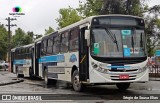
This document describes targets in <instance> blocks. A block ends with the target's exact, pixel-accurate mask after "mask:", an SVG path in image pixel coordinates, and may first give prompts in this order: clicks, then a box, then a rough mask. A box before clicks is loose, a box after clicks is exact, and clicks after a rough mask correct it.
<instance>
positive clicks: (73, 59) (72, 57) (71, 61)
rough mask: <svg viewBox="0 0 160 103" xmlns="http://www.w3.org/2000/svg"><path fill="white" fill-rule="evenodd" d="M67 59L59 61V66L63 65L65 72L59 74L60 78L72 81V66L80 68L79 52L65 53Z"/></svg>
mask: <svg viewBox="0 0 160 103" xmlns="http://www.w3.org/2000/svg"><path fill="white" fill-rule="evenodd" d="M64 57H65V61H64V62H59V63H57V66H58V67H61V66H62V67H63V69H64V73H59V74H58V79H59V80H64V81H68V82H71V73H72V67H73V66H76V67H77V69H78V68H79V59H78V57H79V52H71V53H64Z"/></svg>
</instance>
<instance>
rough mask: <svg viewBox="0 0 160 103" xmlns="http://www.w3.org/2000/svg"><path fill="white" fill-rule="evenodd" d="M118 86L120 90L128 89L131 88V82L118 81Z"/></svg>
mask: <svg viewBox="0 0 160 103" xmlns="http://www.w3.org/2000/svg"><path fill="white" fill-rule="evenodd" d="M116 86H117V88H118V89H119V90H126V89H128V88H129V86H130V83H117V84H116Z"/></svg>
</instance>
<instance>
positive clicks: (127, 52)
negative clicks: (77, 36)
mask: <svg viewBox="0 0 160 103" xmlns="http://www.w3.org/2000/svg"><path fill="white" fill-rule="evenodd" d="M91 35H92V36H91V55H94V56H98V57H144V56H146V55H145V34H144V30H143V29H128V28H127V29H124V28H123V29H122V28H121V29H118V28H108V29H107V28H92V31H91Z"/></svg>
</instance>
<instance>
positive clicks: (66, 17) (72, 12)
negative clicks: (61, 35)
mask: <svg viewBox="0 0 160 103" xmlns="http://www.w3.org/2000/svg"><path fill="white" fill-rule="evenodd" d="M59 14H60V16H59V18H57V19H56V21H57V22H58V25H59V28H63V27H66V26H68V25H70V24H73V23H75V22H77V21H79V20H81V17H80V16H79V15H78V12H77V10H76V9H73V8H71V7H68V8H63V9H60V10H59Z"/></svg>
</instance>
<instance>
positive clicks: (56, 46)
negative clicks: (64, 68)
mask: <svg viewBox="0 0 160 103" xmlns="http://www.w3.org/2000/svg"><path fill="white" fill-rule="evenodd" d="M59 50H60V35H57V36H56V37H55V38H54V45H53V54H58V53H59Z"/></svg>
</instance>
